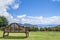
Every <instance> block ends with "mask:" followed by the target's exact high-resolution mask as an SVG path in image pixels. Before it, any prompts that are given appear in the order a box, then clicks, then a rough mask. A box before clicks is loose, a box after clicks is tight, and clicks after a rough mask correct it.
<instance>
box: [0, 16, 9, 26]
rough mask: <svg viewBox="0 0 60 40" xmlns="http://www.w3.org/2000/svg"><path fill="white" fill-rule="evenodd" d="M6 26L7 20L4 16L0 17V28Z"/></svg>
mask: <svg viewBox="0 0 60 40" xmlns="http://www.w3.org/2000/svg"><path fill="white" fill-rule="evenodd" d="M6 25H8V20H7V19H6V18H5V17H4V16H0V27H1V26H6Z"/></svg>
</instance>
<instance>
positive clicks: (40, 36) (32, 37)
mask: <svg viewBox="0 0 60 40" xmlns="http://www.w3.org/2000/svg"><path fill="white" fill-rule="evenodd" d="M2 35H3V32H2V31H0V40H60V32H30V34H29V37H28V38H25V34H24V33H9V36H6V37H4V38H3V37H2Z"/></svg>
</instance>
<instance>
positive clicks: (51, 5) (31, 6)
mask: <svg viewBox="0 0 60 40" xmlns="http://www.w3.org/2000/svg"><path fill="white" fill-rule="evenodd" d="M0 16H5V17H6V18H7V19H8V21H9V23H12V22H17V23H29V24H60V0H0Z"/></svg>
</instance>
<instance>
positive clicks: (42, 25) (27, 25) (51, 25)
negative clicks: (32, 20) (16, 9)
mask: <svg viewBox="0 0 60 40" xmlns="http://www.w3.org/2000/svg"><path fill="white" fill-rule="evenodd" d="M20 25H21V26H26V27H31V26H34V27H39V28H41V27H54V26H58V24H47V25H46V24H38V25H33V24H28V23H24V24H20Z"/></svg>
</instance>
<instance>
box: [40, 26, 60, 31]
mask: <svg viewBox="0 0 60 40" xmlns="http://www.w3.org/2000/svg"><path fill="white" fill-rule="evenodd" d="M40 31H60V25H58V26H55V27H48V28H47V27H45V28H40Z"/></svg>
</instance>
